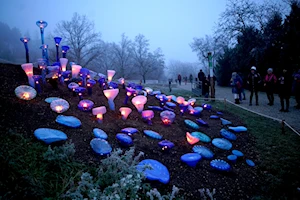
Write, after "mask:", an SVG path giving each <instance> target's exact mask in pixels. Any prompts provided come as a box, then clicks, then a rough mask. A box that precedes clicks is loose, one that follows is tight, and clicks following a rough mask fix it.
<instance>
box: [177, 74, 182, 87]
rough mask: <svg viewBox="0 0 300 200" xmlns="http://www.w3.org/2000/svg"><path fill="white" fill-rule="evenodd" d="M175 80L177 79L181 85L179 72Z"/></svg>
mask: <svg viewBox="0 0 300 200" xmlns="http://www.w3.org/2000/svg"><path fill="white" fill-rule="evenodd" d="M177 80H178V83H179V85H181V75H180V74H178V77H177Z"/></svg>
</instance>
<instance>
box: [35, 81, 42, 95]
mask: <svg viewBox="0 0 300 200" xmlns="http://www.w3.org/2000/svg"><path fill="white" fill-rule="evenodd" d="M35 89H36V91H37V93H41V85H40V82H38V81H37V82H36V83H35Z"/></svg>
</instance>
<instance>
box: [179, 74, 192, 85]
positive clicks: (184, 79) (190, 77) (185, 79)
mask: <svg viewBox="0 0 300 200" xmlns="http://www.w3.org/2000/svg"><path fill="white" fill-rule="evenodd" d="M176 81H178V84H179V85H181V81H182V77H181V75H180V74H178V76H177V80H176ZM183 81H184V83H185V85H186V84H187V82H188V77H187V76H184V77H183ZM189 81H190V83H193V75H192V74H190V76H189Z"/></svg>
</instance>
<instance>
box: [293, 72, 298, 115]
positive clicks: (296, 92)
mask: <svg viewBox="0 0 300 200" xmlns="http://www.w3.org/2000/svg"><path fill="white" fill-rule="evenodd" d="M293 90H294V94H295V98H296V102H297V105H296V109H300V69H299V70H298V71H297V72H296V73H295V74H294V87H293Z"/></svg>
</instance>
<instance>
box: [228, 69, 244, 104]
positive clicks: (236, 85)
mask: <svg viewBox="0 0 300 200" xmlns="http://www.w3.org/2000/svg"><path fill="white" fill-rule="evenodd" d="M230 85H231V86H232V94H233V98H234V101H235V103H236V104H240V97H239V95H240V93H241V89H242V85H243V81H242V79H241V77H240V76H239V75H238V74H237V73H236V72H232V75H231V79H230Z"/></svg>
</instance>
